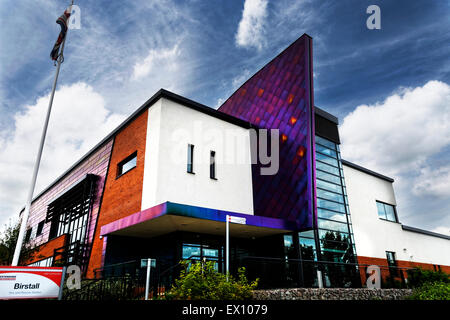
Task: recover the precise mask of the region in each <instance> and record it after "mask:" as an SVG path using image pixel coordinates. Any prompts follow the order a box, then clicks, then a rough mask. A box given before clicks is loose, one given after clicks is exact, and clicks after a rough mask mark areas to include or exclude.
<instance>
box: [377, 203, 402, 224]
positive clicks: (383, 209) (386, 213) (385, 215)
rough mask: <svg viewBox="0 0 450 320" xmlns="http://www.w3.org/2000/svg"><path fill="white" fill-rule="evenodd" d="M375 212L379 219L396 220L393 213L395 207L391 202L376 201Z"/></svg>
mask: <svg viewBox="0 0 450 320" xmlns="http://www.w3.org/2000/svg"><path fill="white" fill-rule="evenodd" d="M377 212H378V217H379V218H380V219H383V220H388V221H392V222H398V221H397V215H396V214H395V208H394V206H393V205H391V204H387V203H383V202H380V201H377Z"/></svg>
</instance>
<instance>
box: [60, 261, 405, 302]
mask: <svg viewBox="0 0 450 320" xmlns="http://www.w3.org/2000/svg"><path fill="white" fill-rule="evenodd" d="M199 258H200V257H198V256H191V257H189V258H188V259H183V260H182V261H180V262H178V263H176V264H172V265H170V264H168V263H167V262H165V261H163V260H159V261H158V260H157V263H156V267H152V269H151V277H150V286H149V295H150V298H153V297H156V296H159V295H161V294H164V292H165V291H166V289H169V288H170V287H171V286H172V284H174V282H175V279H176V278H177V277H178V276H179V274H180V271H181V270H182V269H183V262H185V261H188V262H193V263H194V262H199V261H200V260H199ZM233 266H234V267H233ZM239 267H245V268H246V275H247V278H248V279H249V280H254V279H256V278H259V285H258V289H273V288H302V287H319V286H320V284H321V285H322V286H323V287H325V288H364V287H366V280H367V277H368V276H369V275H368V274H367V270H368V269H367V268H368V267H369V265H367V264H357V263H342V262H330V261H312V260H299V259H282V258H268V257H253V256H246V257H242V258H240V259H238V260H236V261H233V264H232V268H231V270H230V273H231V274H236V273H237V270H238V268H239ZM378 268H379V269H380V278H381V288H404V287H406V286H407V273H406V272H407V270H408V269H410V268H401V267H395V266H388V265H379V266H378ZM318 271H320V272H318ZM94 274H95V277H96V278H95V279H85V280H83V281H82V285H81V289H79V290H68V289H67V288H66V289H65V291H64V292H65V293H64V299H67V300H121V299H126V300H129V299H143V297H144V294H145V292H144V291H145V281H146V267H141V260H132V261H127V262H122V263H117V264H111V265H107V266H104V267H103V268H100V269H96V270H94Z"/></svg>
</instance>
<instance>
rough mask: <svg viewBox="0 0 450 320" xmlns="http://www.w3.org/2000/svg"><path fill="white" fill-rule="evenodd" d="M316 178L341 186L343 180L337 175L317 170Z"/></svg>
mask: <svg viewBox="0 0 450 320" xmlns="http://www.w3.org/2000/svg"><path fill="white" fill-rule="evenodd" d="M316 177H317V178H319V179H322V180H326V181H330V182H333V183H336V184H341V178H339V177H337V176H335V175H332V174H329V173H326V172H323V171H320V170H316Z"/></svg>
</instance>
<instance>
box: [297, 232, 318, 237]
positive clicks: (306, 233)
mask: <svg viewBox="0 0 450 320" xmlns="http://www.w3.org/2000/svg"><path fill="white" fill-rule="evenodd" d="M298 236H299V237H304V238H314V231H313V230H308V231H303V232H299V233H298Z"/></svg>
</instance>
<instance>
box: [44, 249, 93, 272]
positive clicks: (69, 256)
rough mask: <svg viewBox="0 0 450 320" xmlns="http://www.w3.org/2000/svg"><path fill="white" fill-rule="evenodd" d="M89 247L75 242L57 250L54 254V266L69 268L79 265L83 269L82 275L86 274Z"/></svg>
mask: <svg viewBox="0 0 450 320" xmlns="http://www.w3.org/2000/svg"><path fill="white" fill-rule="evenodd" d="M88 250H89V246H88V245H86V244H83V243H82V242H81V241H75V242H72V243H69V244H66V245H64V246H62V247H60V248H57V249H55V250H54V252H53V265H55V266H67V265H77V266H79V267H80V268H81V271H82V273H84V272H86V267H87V262H88V259H87V253H88Z"/></svg>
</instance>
